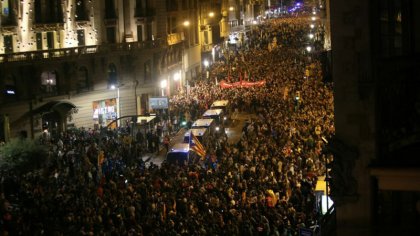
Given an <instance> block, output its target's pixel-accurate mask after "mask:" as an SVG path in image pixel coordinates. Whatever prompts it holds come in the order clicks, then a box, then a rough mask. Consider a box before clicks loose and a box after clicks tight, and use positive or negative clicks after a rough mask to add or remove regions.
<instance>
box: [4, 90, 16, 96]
mask: <svg viewBox="0 0 420 236" xmlns="http://www.w3.org/2000/svg"><path fill="white" fill-rule="evenodd" d="M6 93H7V94H9V95H15V94H16V93H15V91H14V90H9V89H8V90H6Z"/></svg>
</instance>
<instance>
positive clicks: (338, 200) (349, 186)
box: [326, 138, 359, 206]
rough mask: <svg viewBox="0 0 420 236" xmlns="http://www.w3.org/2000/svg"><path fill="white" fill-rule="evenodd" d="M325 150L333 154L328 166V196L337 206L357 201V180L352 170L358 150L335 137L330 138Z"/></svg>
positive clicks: (357, 156)
mask: <svg viewBox="0 0 420 236" xmlns="http://www.w3.org/2000/svg"><path fill="white" fill-rule="evenodd" d="M326 151H327V153H330V154H332V155H333V156H334V160H333V162H332V163H330V164H329V166H328V167H330V168H331V174H330V176H329V177H330V178H329V186H330V189H331V192H330V196H331V198H332V199H333V200H334V204H336V205H337V206H339V205H343V204H346V203H349V202H354V201H357V199H358V193H357V181H356V179H355V178H354V177H353V173H352V172H353V169H354V166H355V162H356V160H357V159H358V158H359V152H358V150H357V149H356V148H354V147H351V146H348V145H347V144H346V143H344V142H343V141H341V140H339V139H337V138H332V139H331V140H329V142H328V145H327V147H326Z"/></svg>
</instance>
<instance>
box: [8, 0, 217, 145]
mask: <svg viewBox="0 0 420 236" xmlns="http://www.w3.org/2000/svg"><path fill="white" fill-rule="evenodd" d="M198 3H199V1H197V0H188V1H187V0H177V1H169V0H167V1H164V0H60V1H55V0H54V1H51V0H22V1H11V0H6V1H1V2H0V6H1V9H2V10H1V22H0V24H1V37H0V90H1V93H0V104H1V106H0V114H2V115H3V116H4V115H7V116H8V120H10V130H11V136H12V137H14V136H17V135H18V134H20V133H26V134H27V135H28V136H30V137H34V136H36V134H39V133H40V132H42V131H43V130H45V129H46V128H49V130H50V131H57V132H58V131H61V130H65V129H66V128H68V127H70V126H75V127H86V128H95V127H100V126H106V125H108V124H109V123H110V122H111V121H112V120H113V119H115V118H116V117H122V116H127V115H140V114H145V113H146V112H148V111H149V106H148V101H149V97H153V96H161V88H160V87H159V83H160V81H161V80H167V81H168V82H169V83H168V86H167V88H166V91H165V94H164V95H165V96H166V95H168V94H170V93H171V92H176V91H177V89H176V88H182V87H185V86H187V84H188V83H187V81H188V80H191V79H193V78H195V77H197V76H199V72H200V69H201V54H200V45H199V38H198V31H199V22H198V11H197V9H198ZM216 10H217V9H216ZM219 12H220V10H219ZM174 76H175V77H176V78H177V81H174V79H173V78H174ZM22 131H23V132H22Z"/></svg>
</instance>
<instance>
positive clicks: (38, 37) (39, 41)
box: [36, 33, 43, 50]
mask: <svg viewBox="0 0 420 236" xmlns="http://www.w3.org/2000/svg"><path fill="white" fill-rule="evenodd" d="M42 44H43V43H42V33H36V49H37V50H42V49H43V46H42Z"/></svg>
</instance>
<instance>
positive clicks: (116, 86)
mask: <svg viewBox="0 0 420 236" xmlns="http://www.w3.org/2000/svg"><path fill="white" fill-rule="evenodd" d="M121 86H122V84H118V85H115V84H112V85H111V87H110V88H111V90H115V89H117V98H116V103H117V104H116V105H117V111H116V119H117V127H120V120H119V119H118V118H119V117H120V116H121V114H120V87H121Z"/></svg>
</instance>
